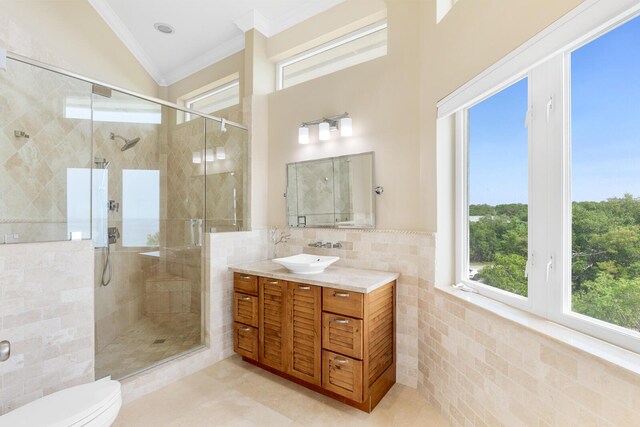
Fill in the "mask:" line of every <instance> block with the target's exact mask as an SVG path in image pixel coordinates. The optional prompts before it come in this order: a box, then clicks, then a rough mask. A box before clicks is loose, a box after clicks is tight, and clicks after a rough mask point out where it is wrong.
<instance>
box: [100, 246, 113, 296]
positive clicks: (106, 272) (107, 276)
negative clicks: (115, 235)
mask: <svg viewBox="0 0 640 427" xmlns="http://www.w3.org/2000/svg"><path fill="white" fill-rule="evenodd" d="M110 247H111V245H110V244H109V243H107V247H106V248H105V249H106V252H107V257H106V258H105V260H104V267H102V278H101V284H102V286H107V285H108V284H109V283H111V249H110Z"/></svg>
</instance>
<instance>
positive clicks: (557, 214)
mask: <svg viewBox="0 0 640 427" xmlns="http://www.w3.org/2000/svg"><path fill="white" fill-rule="evenodd" d="M591 3H596V4H598V3H599V5H600V6H599V7H601V8H605V9H606V8H607V7H609V6H608V5H607V4H606V3H605V2H591ZM609 5H610V3H609ZM585 7H591V6H589V5H587V6H585ZM638 10H640V6H638V5H636V6H635V9H634V10H630V11H627V13H626V17H625V18H618V19H617V22H615V21H614V23H611V22H604V23H601V24H598V25H601V27H599V28H596V31H594V27H597V25H594V24H591V25H592V26H591V27H589V28H586V27H583V28H582V30H581V31H582V34H589V35H590V36H589V38H586V37H584V38H581V37H582V36H580V35H579V34H578V35H574V38H573V39H572V41H565V42H564V44H563V46H562V47H561V48H559V49H558V50H556V51H554V52H557V53H555V54H554V55H552V56H550V57H549V56H546V59H545V60H543V61H540V60H539V59H536V58H535V55H537V54H540V51H539V50H536V49H534V48H531V50H529V51H526V50H525V51H524V52H525V53H522V52H518V53H517V55H515V56H511V57H510V58H507V59H508V60H507V61H505V62H504V65H503V66H501V67H500V66H496V67H494V68H493V69H492V70H490V71H489V72H487V73H486V74H484V75H481V76H479V78H478V80H476V81H475V82H473V81H472V82H471V84H469V85H467V86H466V87H463V88H462V90H461V91H459V92H458V93H454V94H452V96H451V97H448V99H445V101H443V102H442V103H441V105H439V110H440V108H442V109H443V111H446V110H448V111H449V112H451V111H455V113H456V122H457V127H456V129H457V130H456V134H457V141H458V142H457V148H456V150H457V154H456V156H457V160H456V164H457V166H456V170H457V172H456V177H457V178H456V179H457V180H458V183H457V193H458V194H457V196H456V200H457V202H456V210H457V220H456V223H457V225H456V227H457V231H456V236H457V251H456V252H457V268H456V269H457V280H458V282H459V283H462V284H464V285H467V287H470V288H472V289H473V290H475V291H476V292H478V293H480V294H483V295H486V296H488V297H490V298H494V299H497V300H500V301H502V302H505V303H507V304H510V305H513V306H516V307H519V308H522V309H525V310H528V311H530V312H533V313H535V314H537V315H540V316H542V317H545V318H548V319H550V320H553V321H556V322H558V323H561V324H564V325H566V326H569V327H572V328H574V329H577V330H579V331H582V332H585V333H588V334H590V335H593V336H595V337H598V338H601V339H603V340H607V341H609V342H612V343H614V344H617V345H619V346H622V347H625V348H627V349H630V350H633V351H636V352H640V168H639V167H638V165H640V138H639V137H638V135H640V121H638V120H637V114H638V112H639V111H640V79H639V78H638V76H640V45H638V43H637V40H640V17H633V18H632V19H629V17H632V16H633V15H632V14H633V13H637V11H638ZM576 15H579V13H576ZM616 15H617V14H616ZM592 16H598V15H597V14H596V13H593V14H592ZM601 16H608V15H601ZM614 16H615V15H614ZM574 24H575V22H574ZM565 25H566V23H565ZM570 26H571V25H570ZM573 27H574V28H579V26H576V25H573ZM565 28H567V27H565ZM594 34H595V36H594ZM565 35H566V34H565ZM541 40H544V39H541ZM573 40H575V41H573ZM544 43H546V46H550V43H549V39H547V40H544ZM544 43H543V45H544ZM532 46H534V47H535V44H533V45H532ZM532 51H533V55H534V57H533V59H532V60H531V61H530V63H531V64H532V65H531V66H529V67H528V68H525V67H523V68H525V70H524V71H521V72H519V73H516V74H514V73H513V70H514V69H516V68H517V67H514V65H513V64H514V63H517V62H518V61H522V58H523V56H526V52H532ZM514 58H515V59H514ZM509 72H511V74H508V73H509ZM498 77H500V78H501V79H502V81H503V82H504V83H503V84H501V85H498V86H497V88H496V86H495V82H496V79H497V78H498ZM489 84H491V85H493V88H490V87H489V86H488V85H489ZM482 85H485V86H486V87H485V88H482ZM488 89H489V90H488ZM465 98H466V99H465ZM453 103H458V105H460V107H458V108H452V107H451V105H453ZM447 114H448V113H447ZM439 115H440V116H441V117H443V116H442V114H441V112H440V111H439Z"/></svg>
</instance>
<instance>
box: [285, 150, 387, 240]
mask: <svg viewBox="0 0 640 427" xmlns="http://www.w3.org/2000/svg"><path fill="white" fill-rule="evenodd" d="M364 154H370V155H371V184H372V186H371V192H372V193H373V194H374V196H373V197H372V198H371V200H372V203H371V208H372V212H371V222H372V224H370V225H368V224H367V225H353V226H348V225H345V226H331V225H314V226H309V227H292V226H291V225H289V215H288V204H289V192H288V189H289V166H291V165H301V164H305V163H312V162H317V161H322V160H331V161H335V160H336V159H344V158H348V157H354V156H361V155H364ZM285 175H286V187H285V192H284V196H285V199H286V200H285V209H284V216H285V223H286V224H287V227H291V228H328V229H341V230H342V229H347V230H348V229H351V230H363V229H366V230H372V229H375V228H376V208H377V206H376V197H375V188H376V153H375V151H365V152H363V153H354V154H345V155H342V156H334V157H323V158H320V159H310V160H303V161H300V162H290V163H287V164H286V165H285ZM296 197H297V195H296ZM334 215H335V212H334Z"/></svg>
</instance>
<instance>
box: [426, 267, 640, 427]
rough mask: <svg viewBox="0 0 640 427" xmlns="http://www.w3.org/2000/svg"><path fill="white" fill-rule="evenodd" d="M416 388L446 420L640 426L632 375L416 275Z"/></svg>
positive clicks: (637, 381) (639, 382) (638, 393)
mask: <svg viewBox="0 0 640 427" xmlns="http://www.w3.org/2000/svg"><path fill="white" fill-rule="evenodd" d="M419 292H420V293H419V295H420V298H419V308H420V315H419V316H420V317H419V329H420V334H419V337H420V342H419V350H420V351H419V371H420V373H419V376H418V377H419V384H418V390H419V391H420V392H421V393H422V394H423V395H424V396H425V397H427V398H428V399H429V400H430V401H431V402H432V403H434V404H435V405H436V406H437V407H438V408H439V409H440V410H441V412H442V413H443V414H444V415H445V416H446V417H447V418H449V420H450V422H451V423H452V425H455V426H466V425H477V426H484V425H492V426H493V425H496V426H498V425H503V426H534V425H535V426H608V427H613V426H640V416H638V410H639V408H640V377H639V376H638V375H636V374H632V373H630V372H628V371H625V370H624V369H622V368H619V367H616V366H614V365H610V364H608V363H607V362H604V361H602V360H600V359H597V358H595V357H594V356H591V355H588V354H585V353H584V352H581V351H578V350H576V349H574V348H572V347H570V346H568V345H566V344H564V343H562V342H559V341H555V340H553V339H550V338H548V337H546V336H542V335H540V334H538V333H536V332H533V331H532V330H529V329H527V328H525V327H522V326H520V325H517V324H515V323H513V322H511V321H509V320H506V319H503V318H501V317H498V316H496V315H494V314H493V313H490V312H488V311H486V310H484V309H482V308H479V307H477V306H475V305H472V304H469V303H466V302H464V301H462V300H460V299H459V298H456V297H454V296H451V295H449V294H447V293H444V292H442V291H440V290H437V289H434V287H433V275H425V276H422V275H421V278H420V291H419Z"/></svg>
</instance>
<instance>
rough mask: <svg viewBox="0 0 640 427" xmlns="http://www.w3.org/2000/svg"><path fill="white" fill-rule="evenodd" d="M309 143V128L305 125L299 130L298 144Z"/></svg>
mask: <svg viewBox="0 0 640 427" xmlns="http://www.w3.org/2000/svg"><path fill="white" fill-rule="evenodd" d="M308 143H309V128H308V127H307V125H305V124H303V125H302V126H300V127H299V128H298V144H308Z"/></svg>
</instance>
